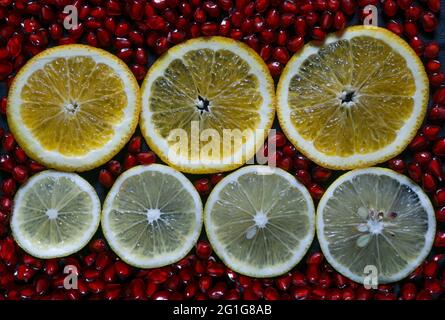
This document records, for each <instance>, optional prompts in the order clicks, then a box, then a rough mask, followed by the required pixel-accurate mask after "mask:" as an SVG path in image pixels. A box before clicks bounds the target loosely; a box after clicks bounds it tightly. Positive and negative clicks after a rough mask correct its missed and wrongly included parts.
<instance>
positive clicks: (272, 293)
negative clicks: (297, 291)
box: [264, 287, 280, 300]
mask: <svg viewBox="0 0 445 320" xmlns="http://www.w3.org/2000/svg"><path fill="white" fill-rule="evenodd" d="M279 298H280V295H279V294H278V292H277V290H275V288H273V287H267V288H266V290H264V299H265V300H278V299H279Z"/></svg>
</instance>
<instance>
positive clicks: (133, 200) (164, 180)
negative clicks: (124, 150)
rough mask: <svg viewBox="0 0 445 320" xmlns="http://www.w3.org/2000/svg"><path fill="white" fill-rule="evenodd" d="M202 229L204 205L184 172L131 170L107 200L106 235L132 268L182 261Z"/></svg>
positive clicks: (149, 168) (162, 168) (161, 168)
mask: <svg viewBox="0 0 445 320" xmlns="http://www.w3.org/2000/svg"><path fill="white" fill-rule="evenodd" d="M201 228H202V203H201V198H200V197H199V194H198V192H197V191H196V189H195V188H194V186H193V185H192V183H191V182H190V181H189V180H188V179H187V178H186V177H185V176H184V175H183V174H181V173H180V172H178V171H176V170H174V169H172V168H170V167H167V166H164V165H159V164H152V165H150V166H137V167H134V168H132V169H130V170H128V171H125V172H124V173H123V174H122V175H121V176H119V178H118V179H117V180H116V182H115V184H114V185H113V187H112V188H111V190H110V192H109V193H108V195H107V198H106V200H105V203H104V207H103V211H102V230H103V232H104V235H105V237H106V239H107V240H108V243H109V244H110V246H111V248H112V249H113V251H114V252H115V253H116V254H117V255H118V256H119V257H120V258H121V259H122V260H124V261H126V262H127V263H128V264H131V265H133V266H136V267H140V268H155V267H161V266H165V265H168V264H171V263H175V262H177V261H178V260H180V259H182V258H183V257H184V256H185V255H186V254H187V253H188V252H189V251H190V250H191V249H192V248H193V246H194V245H195V244H196V241H197V240H198V237H199V234H200V232H201Z"/></svg>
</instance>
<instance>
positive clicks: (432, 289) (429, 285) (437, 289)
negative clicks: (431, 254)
mask: <svg viewBox="0 0 445 320" xmlns="http://www.w3.org/2000/svg"><path fill="white" fill-rule="evenodd" d="M424 289H425V291H427V292H429V293H430V294H432V295H437V294H440V293H442V292H443V291H444V289H443V287H442V284H441V283H440V281H438V280H427V281H425V285H424Z"/></svg>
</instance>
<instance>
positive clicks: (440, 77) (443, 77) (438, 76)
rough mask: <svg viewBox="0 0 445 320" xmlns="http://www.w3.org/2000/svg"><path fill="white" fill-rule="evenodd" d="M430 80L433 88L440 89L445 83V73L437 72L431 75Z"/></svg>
mask: <svg viewBox="0 0 445 320" xmlns="http://www.w3.org/2000/svg"><path fill="white" fill-rule="evenodd" d="M428 78H429V80H430V84H431V85H432V86H433V87H438V86H440V85H442V84H443V83H444V82H445V74H444V73H443V72H435V73H433V74H430V75H429V76H428Z"/></svg>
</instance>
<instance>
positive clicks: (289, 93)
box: [277, 26, 428, 169]
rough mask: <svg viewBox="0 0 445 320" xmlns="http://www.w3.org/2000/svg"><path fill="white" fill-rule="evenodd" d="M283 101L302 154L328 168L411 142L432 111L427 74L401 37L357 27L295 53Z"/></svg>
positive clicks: (282, 85) (378, 156) (358, 163)
mask: <svg viewBox="0 0 445 320" xmlns="http://www.w3.org/2000/svg"><path fill="white" fill-rule="evenodd" d="M277 100H278V118H279V121H280V125H281V127H282V128H283V130H284V132H285V133H286V135H287V137H288V138H289V140H291V142H292V143H293V144H294V145H295V146H296V147H297V148H298V149H299V150H300V151H301V152H302V153H304V154H305V155H306V156H307V157H309V158H310V159H311V160H313V161H314V162H316V163H318V164H320V165H323V166H324V167H328V168H331V169H354V168H358V167H366V166H370V165H374V164H376V163H381V162H384V161H386V160H388V159H390V158H392V157H394V156H395V155H397V154H399V153H400V152H402V150H403V149H404V148H405V147H406V146H407V145H408V143H409V142H410V141H411V139H412V138H413V137H414V135H415V134H416V131H417V130H418V128H419V127H420V125H421V123H422V120H423V118H424V115H425V112H426V107H427V102H428V78H427V76H426V73H425V70H424V68H423V65H422V62H421V61H420V59H419V58H418V57H417V55H416V53H415V52H414V51H413V50H412V49H411V48H410V47H409V45H408V44H407V43H406V42H404V41H403V40H402V39H401V38H399V37H398V36H396V35H394V34H393V33H392V32H390V31H388V30H385V29H382V28H378V27H372V26H356V27H351V28H348V29H346V30H345V31H344V32H343V33H338V34H332V35H330V36H329V37H327V39H326V41H325V43H324V44H323V45H321V46H319V45H317V44H316V43H309V44H307V45H306V46H305V47H304V48H303V49H302V50H301V51H300V52H298V53H297V54H296V55H294V56H293V57H292V59H291V60H290V61H289V63H288V64H287V65H286V68H285V69H284V71H283V74H282V76H281V78H280V81H279V84H278V89H277Z"/></svg>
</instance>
